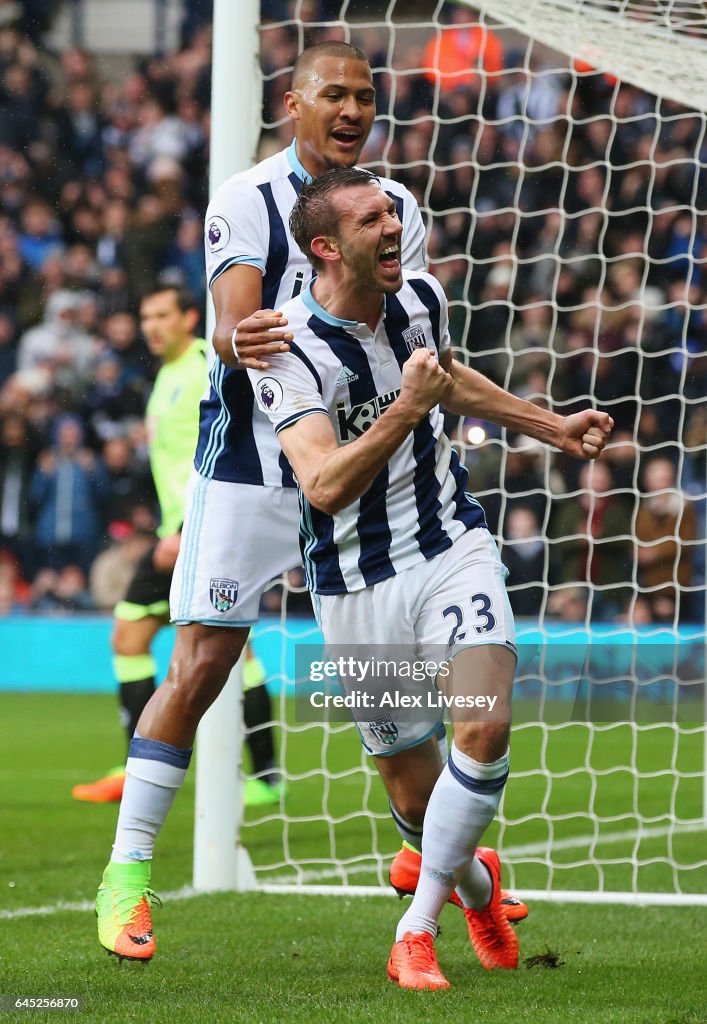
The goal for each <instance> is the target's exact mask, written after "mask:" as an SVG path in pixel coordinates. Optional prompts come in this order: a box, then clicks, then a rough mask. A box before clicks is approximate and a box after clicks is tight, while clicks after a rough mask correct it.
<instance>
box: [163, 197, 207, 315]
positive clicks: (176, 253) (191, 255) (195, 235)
mask: <svg viewBox="0 0 707 1024" xmlns="http://www.w3.org/2000/svg"><path fill="white" fill-rule="evenodd" d="M172 270H174V271H176V272H177V273H178V275H179V281H180V283H181V285H182V286H183V287H186V288H187V289H188V290H189V291H190V292H191V293H192V295H203V294H204V291H205V289H206V262H205V259H204V225H203V221H202V218H201V217H199V216H198V214H196V213H195V212H194V210H185V211H184V213H183V214H182V217H181V220H180V222H179V229H178V231H177V237H176V239H175V241H174V245H173V246H172V248H171V250H170V252H169V255H168V256H167V268H166V272H170V271H172Z"/></svg>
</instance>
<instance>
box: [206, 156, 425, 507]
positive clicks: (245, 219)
mask: <svg viewBox="0 0 707 1024" xmlns="http://www.w3.org/2000/svg"><path fill="white" fill-rule="evenodd" d="M306 178H307V172H306V171H305V170H304V168H303V167H302V165H301V163H300V162H299V160H298V158H297V153H296V149H295V143H294V142H293V143H292V145H291V146H290V147H289V148H288V149H285V150H283V151H282V152H280V153H277V154H276V155H275V156H272V157H268V158H267V159H266V160H263V161H261V162H260V163H259V164H256V166H255V167H251V168H250V169H249V170H247V171H243V172H241V173H240V174H234V175H233V177H231V178H229V179H228V181H226V182H224V184H223V185H221V187H220V188H219V189H218V190H217V191H216V192H215V193H214V196H213V198H212V200H211V202H210V203H209V208H208V210H207V211H206V221H205V247H206V271H207V275H208V281H209V287H210V288H211V287H212V286H213V284H214V281H216V280H218V278H219V277H220V276H221V274H223V273H224V272H225V271H226V270H228V269H229V267H232V266H234V265H235V264H237V263H246V264H248V265H249V266H253V267H257V268H258V269H259V270H261V271H262V274H263V298H262V308H263V309H281V308H282V306H283V304H284V303H286V302H287V301H288V300H289V299H291V298H293V296H296V295H298V294H299V293H300V292H301V291H302V289H303V288H304V286H305V285H306V284H307V283H308V282H309V281H310V280H311V277H312V268H311V266H310V264H309V263H308V262H307V260H306V258H305V256H304V254H303V253H302V252H301V251H300V249H299V246H298V245H297V243H296V242H295V241H294V239H293V238H292V235H291V234H290V228H289V223H288V221H289V216H290V211H291V210H292V207H293V206H294V203H295V200H296V198H297V196H298V195H299V192H300V189H301V187H302V182H303V181H304V180H305V179H306ZM381 185H382V187H383V189H384V190H385V191H386V192H387V193H388V195H390V197H391V198H392V199H394V200H395V201H396V204H397V207H398V215H399V217H400V220H401V221H402V223H403V236H402V237H403V252H402V258H403V264H404V266H406V267H408V268H410V269H412V270H417V269H419V270H423V269H424V267H425V229H424V225H423V222H422V217H421V215H420V210H419V207H418V205H417V202H416V201H415V198H414V196H413V195H412V193H410V192H409V191H408V190H407V189H406V188H405V187H404V186H402V185H399V184H398V183H397V182H394V181H391V180H390V179H388V178H381ZM210 382H211V386H210V389H209V393H208V395H207V396H206V398H205V399H204V400H203V401H202V403H201V419H200V424H199V442H198V445H197V450H196V458H195V462H194V464H195V466H196V468H197V470H198V471H199V473H201V474H202V476H205V477H209V478H213V479H214V480H228V481H231V482H237V483H246V484H260V485H263V484H265V485H268V486H273V487H280V486H285V487H287V486H290V487H292V486H294V480H293V477H292V470H291V469H290V466H289V463H288V462H287V460H286V459H285V457H284V455H283V454H282V452H281V450H280V446H279V444H278V442H277V438H276V437H275V435H274V434H273V430H272V427H271V426H270V424H269V423H268V421H267V417H266V416H264V415H263V413H262V412H261V411H260V410H259V409H258V407H257V405H256V404H255V403H254V401H253V390H252V388H251V385H250V381H249V380H248V376H247V374H246V373H244V372H243V371H242V370H235V369H231V368H229V367H227V366H225V365H224V363H222V362H221V360H220V359H219V358H218V356H217V357H216V358H215V360H214V364H213V366H212V369H211V374H210Z"/></svg>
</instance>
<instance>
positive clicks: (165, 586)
mask: <svg viewBox="0 0 707 1024" xmlns="http://www.w3.org/2000/svg"><path fill="white" fill-rule="evenodd" d="M156 547H157V542H155V543H154V544H152V545H151V546H150V548H149V549H148V550H147V551H146V552H145V554H144V555H143V557H142V558H141V559H140V561H139V562H138V565H137V568H136V570H135V575H134V576H133V578H132V580H131V581H130V584H129V586H128V590H127V593H126V595H125V597H124V598H123V600H122V601H121V602H120V603H119V604H118V605H117V606H116V615H117V617H118V618H130V619H132V618H138V617H140V616H138V615H136V614H135V613H136V612H137V608H132V609H131V613H130V614H125V615H121V614H120V608H121V605H123V606H125V605H132V606H140V607H143V608H144V609H145V612H144V614H145V615H167V614H169V588H170V585H171V583H172V570H171V569H170V570H169V571H168V572H160V571H159V569H156V568H155V564H154V562H153V560H152V556H153V555H154V552H155V548H156ZM162 605H164V606H165V607H164V608H163V607H162ZM154 606H159V607H157V608H155V607H154ZM124 610H126V611H127V609H124Z"/></svg>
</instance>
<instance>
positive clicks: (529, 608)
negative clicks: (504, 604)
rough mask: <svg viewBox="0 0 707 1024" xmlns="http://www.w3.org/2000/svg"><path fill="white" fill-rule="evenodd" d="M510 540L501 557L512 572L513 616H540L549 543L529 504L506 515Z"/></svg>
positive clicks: (509, 586) (509, 584)
mask: <svg viewBox="0 0 707 1024" xmlns="http://www.w3.org/2000/svg"><path fill="white" fill-rule="evenodd" d="M506 537H507V539H506V540H505V541H504V542H503V549H502V553H501V557H502V559H503V564H504V565H505V566H506V568H507V569H508V581H507V586H508V598H509V600H510V602H511V608H512V609H513V614H514V615H526V616H528V617H537V616H538V614H539V612H540V610H541V608H542V603H543V596H544V594H545V587H544V586H543V585H542V581H543V580H544V579H545V578H546V576H547V572H546V568H545V541H544V540H543V538H542V536H541V534H540V522H539V520H538V517H537V515H536V513H535V511H534V510H533V509H532V508H530V507H529V506H527V505H516V506H515V507H514V508H512V509H511V510H510V512H509V513H508V515H507V516H506Z"/></svg>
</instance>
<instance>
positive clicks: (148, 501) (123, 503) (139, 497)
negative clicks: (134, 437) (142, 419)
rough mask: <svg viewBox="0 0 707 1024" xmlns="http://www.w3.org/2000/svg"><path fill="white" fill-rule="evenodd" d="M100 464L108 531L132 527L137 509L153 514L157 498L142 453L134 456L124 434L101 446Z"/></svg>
mask: <svg viewBox="0 0 707 1024" xmlns="http://www.w3.org/2000/svg"><path fill="white" fill-rule="evenodd" d="M103 464H104V465H105V468H106V473H107V475H108V482H107V507H108V510H109V511H108V528H109V532H110V528H111V527H112V526H113V525H115V524H117V523H123V524H125V523H133V525H134V526H136V524H135V523H134V519H135V512H136V509H137V508H138V507H139V506H145V507H147V508H149V509H150V511H151V513H152V516H153V518H154V516H155V515H156V511H157V495H156V493H155V488H154V484H153V482H152V474H151V473H150V468H149V465H148V462H147V459H146V458H145V457H144V453H140V452H137V451H136V450H135V446H134V445H133V443H132V441H131V440H130V438H129V437H128V436H127V435H125V434H116V435H115V437H110V438H108V440H107V441H106V442H105V444H104V445H103Z"/></svg>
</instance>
